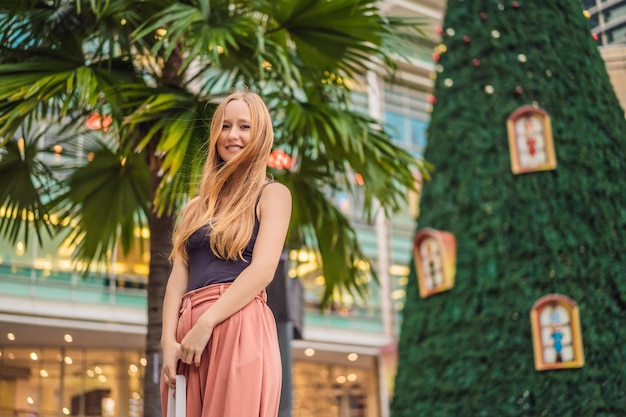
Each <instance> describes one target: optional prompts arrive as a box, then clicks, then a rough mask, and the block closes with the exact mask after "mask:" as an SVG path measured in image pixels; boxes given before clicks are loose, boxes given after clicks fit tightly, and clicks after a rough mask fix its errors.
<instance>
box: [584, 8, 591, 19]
mask: <svg viewBox="0 0 626 417" xmlns="http://www.w3.org/2000/svg"><path fill="white" fill-rule="evenodd" d="M583 16H585V19H591V13H589V10H583Z"/></svg>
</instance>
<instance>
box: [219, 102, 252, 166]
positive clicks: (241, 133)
mask: <svg viewBox="0 0 626 417" xmlns="http://www.w3.org/2000/svg"><path fill="white" fill-rule="evenodd" d="M250 123H251V116H250V108H249V107H248V104H247V103H246V102H245V101H243V100H232V101H230V102H229V103H228V104H227V105H226V107H225V108H224V121H223V123H222V130H221V132H220V134H219V137H218V138H217V143H216V146H217V153H218V154H219V156H220V158H222V160H224V161H225V162H228V161H230V160H231V159H232V158H233V157H234V156H235V155H237V154H238V153H240V152H241V151H242V150H243V149H244V148H245V147H246V146H247V145H248V143H249V142H250Z"/></svg>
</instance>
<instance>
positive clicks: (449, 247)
mask: <svg viewBox="0 0 626 417" xmlns="http://www.w3.org/2000/svg"><path fill="white" fill-rule="evenodd" d="M413 259H414V262H415V270H416V271H417V279H418V284H419V292H420V297H422V298H425V297H429V296H431V295H433V294H437V293H439V292H442V291H447V290H449V289H451V288H452V287H454V276H455V274H456V238H455V237H454V235H453V234H452V233H450V232H446V231H443V230H436V229H431V228H424V229H421V230H419V231H418V232H417V233H416V234H415V238H414V239H413Z"/></svg>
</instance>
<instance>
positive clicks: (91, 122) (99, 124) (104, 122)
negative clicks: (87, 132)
mask: <svg viewBox="0 0 626 417" xmlns="http://www.w3.org/2000/svg"><path fill="white" fill-rule="evenodd" d="M111 123H113V118H111V116H109V115H106V114H105V115H104V116H101V115H100V114H99V113H92V114H91V116H89V118H88V119H87V121H85V125H86V126H87V128H88V129H91V130H100V129H102V130H104V131H105V132H106V131H107V130H109V126H111Z"/></svg>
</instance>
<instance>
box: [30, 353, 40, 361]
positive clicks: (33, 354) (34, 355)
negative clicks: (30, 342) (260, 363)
mask: <svg viewBox="0 0 626 417" xmlns="http://www.w3.org/2000/svg"><path fill="white" fill-rule="evenodd" d="M30 358H31V359H32V360H34V361H36V360H37V359H39V356H37V354H36V353H35V352H30Z"/></svg>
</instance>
